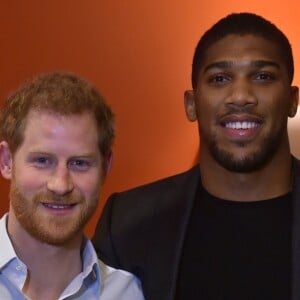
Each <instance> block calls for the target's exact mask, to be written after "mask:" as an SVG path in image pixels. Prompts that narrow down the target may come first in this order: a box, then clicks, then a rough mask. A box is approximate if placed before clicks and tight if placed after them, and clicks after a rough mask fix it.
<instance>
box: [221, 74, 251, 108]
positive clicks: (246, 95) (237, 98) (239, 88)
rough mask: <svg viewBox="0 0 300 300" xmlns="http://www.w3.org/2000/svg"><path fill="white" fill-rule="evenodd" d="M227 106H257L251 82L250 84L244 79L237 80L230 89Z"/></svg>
mask: <svg viewBox="0 0 300 300" xmlns="http://www.w3.org/2000/svg"><path fill="white" fill-rule="evenodd" d="M226 105H228V106H235V107H250V106H255V105H257V97H256V95H255V92H254V89H253V86H252V85H251V82H248V81H247V80H246V79H244V78H241V79H237V80H235V82H234V83H233V84H232V85H231V87H230V89H229V94H228V95H227V98H226Z"/></svg>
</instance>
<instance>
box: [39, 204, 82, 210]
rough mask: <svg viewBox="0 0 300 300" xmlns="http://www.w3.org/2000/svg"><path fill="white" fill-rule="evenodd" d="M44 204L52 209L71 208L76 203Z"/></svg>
mask: <svg viewBox="0 0 300 300" xmlns="http://www.w3.org/2000/svg"><path fill="white" fill-rule="evenodd" d="M43 205H44V206H45V207H47V208H50V209H69V208H72V207H73V206H75V205H76V204H54V203H43Z"/></svg>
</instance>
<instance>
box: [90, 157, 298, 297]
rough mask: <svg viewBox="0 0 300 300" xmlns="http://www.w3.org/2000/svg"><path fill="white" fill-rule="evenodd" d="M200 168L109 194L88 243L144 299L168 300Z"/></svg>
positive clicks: (294, 284)
mask: <svg viewBox="0 0 300 300" xmlns="http://www.w3.org/2000/svg"><path fill="white" fill-rule="evenodd" d="M293 169H294V173H293V174H294V182H293V203H294V210H293V214H294V217H293V233H292V239H293V240H292V251H293V253H292V299H291V300H299V299H300V162H299V161H297V160H294V164H293ZM199 184H200V186H201V179H200V169H199V166H195V167H194V168H192V169H191V170H189V171H187V172H184V173H181V174H178V175H175V176H172V177H168V178H165V179H162V180H159V181H156V182H153V183H150V184H146V185H143V186H140V187H137V188H134V189H131V190H128V191H125V192H122V193H116V194H113V195H112V196H111V197H110V198H109V199H108V201H107V203H106V206H105V208H104V211H103V214H102V217H101V218H100V221H99V223H98V225H97V228H96V231H95V236H94V238H93V243H94V245H95V248H96V251H97V253H98V255H99V257H100V259H102V260H103V261H104V262H105V263H107V264H108V265H111V266H113V267H115V268H121V269H124V270H127V271H129V272H131V273H134V274H135V275H136V276H138V277H139V278H140V280H141V283H142V287H143V291H144V295H145V299H146V300H174V299H175V292H176V282H177V276H178V268H179V264H180V258H181V252H182V248H183V242H184V238H185V233H186V230H187V225H188V223H189V217H190V213H191V210H192V207H193V201H194V200H195V199H196V193H197V189H198V188H199Z"/></svg>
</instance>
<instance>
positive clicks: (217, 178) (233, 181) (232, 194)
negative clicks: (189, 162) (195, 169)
mask: <svg viewBox="0 0 300 300" xmlns="http://www.w3.org/2000/svg"><path fill="white" fill-rule="evenodd" d="M287 150H288V151H283V152H282V153H280V155H274V157H273V158H272V159H271V160H270V161H269V162H268V164H266V165H265V166H264V167H262V168H261V169H259V170H257V171H253V172H249V173H238V172H233V171H230V170H228V169H225V168H224V167H223V166H221V165H220V164H218V163H217V162H216V161H215V160H214V159H213V158H212V157H211V156H210V155H205V154H204V153H201V156H200V157H201V163H200V172H201V178H202V184H203V187H204V188H205V189H206V190H207V191H208V192H209V193H210V194H212V195H214V196H215V197H218V198H221V199H226V200H232V201H245V202H249V201H260V200H267V199H271V198H275V197H278V196H281V195H284V194H287V193H288V192H290V191H291V186H292V157H291V154H290V151H289V148H288V149H287Z"/></svg>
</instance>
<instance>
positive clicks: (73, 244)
mask: <svg viewBox="0 0 300 300" xmlns="http://www.w3.org/2000/svg"><path fill="white" fill-rule="evenodd" d="M0 128H1V138H2V141H1V142H0V167H1V173H2V175H3V177H4V178H6V179H8V180H11V188H10V207H9V212H8V213H7V214H5V215H4V216H3V217H2V219H1V220H0V243H1V251H0V299H3V300H4V299H5V300H10V299H11V300H17V299H24V297H25V298H26V299H27V298H28V299H31V300H36V299H44V300H45V299H46V300H48V299H49V300H50V299H51V300H56V299H84V300H86V299H89V300H90V299H100V300H120V299H124V300H135V299H137V300H142V299H143V296H142V293H141V291H140V288H139V283H138V280H137V279H136V278H135V277H134V276H133V275H132V274H129V273H128V272H125V271H121V270H116V269H113V268H111V267H108V266H106V265H105V264H103V263H102V262H101V261H99V260H98V259H97V255H96V253H95V251H94V248H93V246H92V244H91V242H90V241H89V240H88V239H87V238H86V236H85V235H84V233H83V228H84V226H85V224H86V223H87V222H88V220H89V219H90V218H91V216H92V214H93V213H94V211H95V209H96V208H97V205H98V199H99V193H100V188H101V185H102V183H103V181H104V179H105V176H106V173H107V170H108V168H109V163H110V157H111V147H112V143H113V139H114V119H113V114H112V112H111V110H110V108H109V106H108V105H107V104H106V103H105V101H104V99H103V98H102V97H101V96H100V94H99V93H98V92H97V90H96V89H95V88H94V87H93V86H92V85H91V84H89V83H88V82H87V81H85V80H83V79H80V78H78V77H77V76H75V75H72V74H69V73H59V72H58V73H51V74H46V75H42V76H39V77H37V78H35V79H33V80H31V81H29V82H27V83H26V84H25V85H23V86H22V87H21V88H20V89H19V90H17V91H16V92H15V93H14V94H13V95H12V96H11V97H10V98H8V99H7V101H6V102H5V104H4V107H3V109H2V111H1V118H0ZM2 196H3V195H2Z"/></svg>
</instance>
